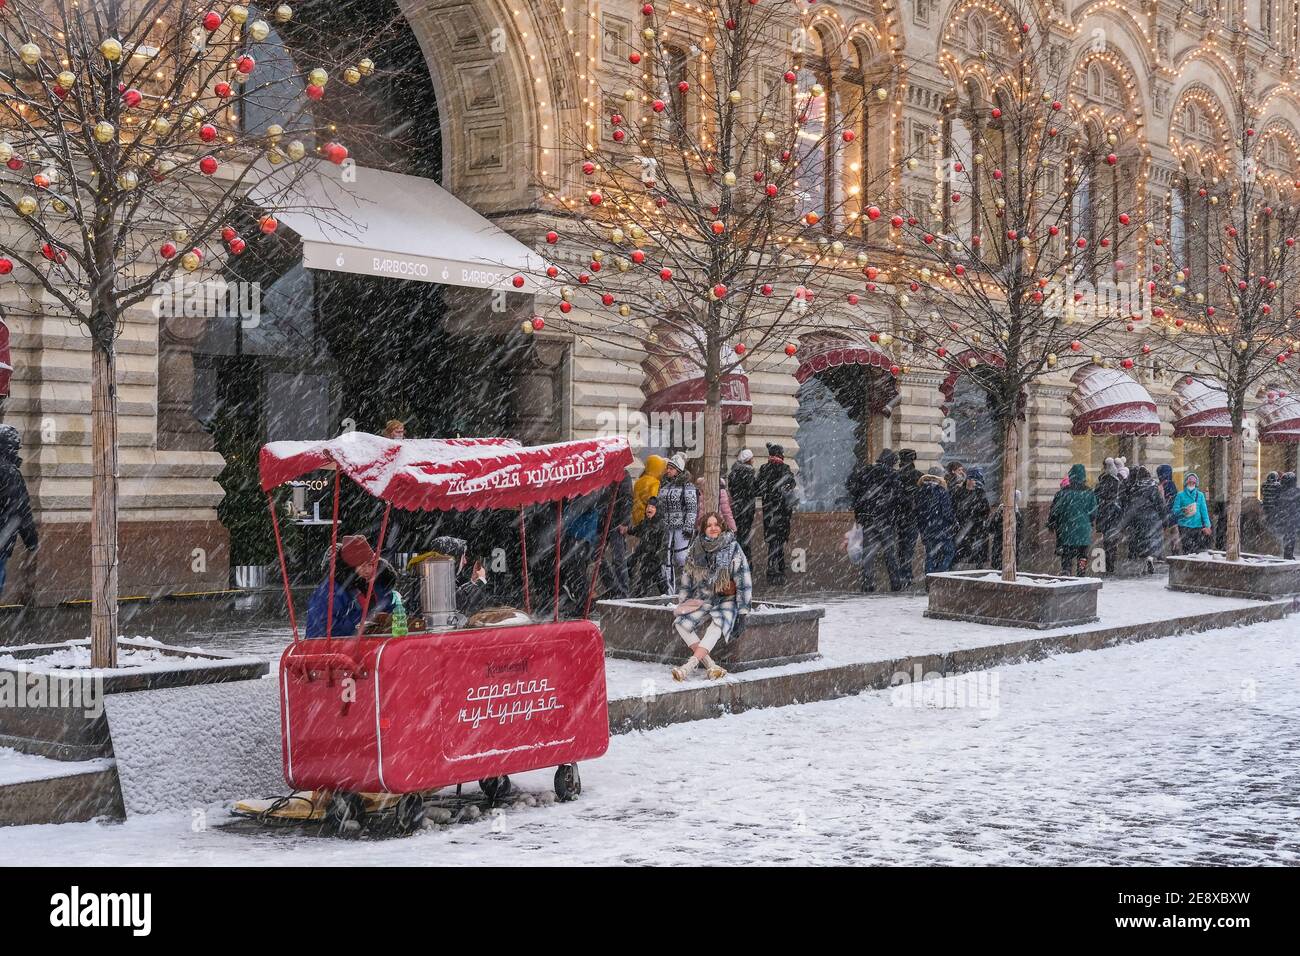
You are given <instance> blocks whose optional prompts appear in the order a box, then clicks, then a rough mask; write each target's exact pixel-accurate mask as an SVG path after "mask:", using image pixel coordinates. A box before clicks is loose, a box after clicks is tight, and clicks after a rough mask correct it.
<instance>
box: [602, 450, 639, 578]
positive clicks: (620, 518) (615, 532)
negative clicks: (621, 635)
mask: <svg viewBox="0 0 1300 956" xmlns="http://www.w3.org/2000/svg"><path fill="white" fill-rule="evenodd" d="M615 494H617V497H616V498H615V499H614V514H613V516H612V517H611V518H610V528H609V536H608V538H607V539H606V541H605V554H604V557H603V559H602V566H601V569H600V580H601V583H602V584H604V586H605V596H606V597H611V598H625V597H627V596H628V589H629V587H630V586H631V582H630V581H629V579H628V571H627V534H628V530H629V529H630V528H631V527H632V476H631V475H629V474H627V473H626V472H625V473H624V474H623V478H622V480H621V481H619V483H618V484H616V485H611V486H610V487H608V488H606V489H605V493H604V495H603V498H602V504H601V509H600V515H601V522H602V523H603V522H604V520H605V513H606V512H607V511H608V510H609V505H610V502H609V498H610V496H611V495H615Z"/></svg>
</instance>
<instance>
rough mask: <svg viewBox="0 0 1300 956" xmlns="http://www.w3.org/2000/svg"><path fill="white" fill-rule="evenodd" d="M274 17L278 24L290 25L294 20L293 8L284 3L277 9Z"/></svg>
mask: <svg viewBox="0 0 1300 956" xmlns="http://www.w3.org/2000/svg"><path fill="white" fill-rule="evenodd" d="M274 16H275V22H276V23H288V22H289V21H290V20H292V19H293V7H291V6H289V4H287V3H282V4H280V5H279V6H278V7H276V8H275V13H274Z"/></svg>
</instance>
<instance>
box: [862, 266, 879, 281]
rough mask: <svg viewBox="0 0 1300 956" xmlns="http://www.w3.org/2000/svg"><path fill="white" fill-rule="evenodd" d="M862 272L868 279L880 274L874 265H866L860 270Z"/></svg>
mask: <svg viewBox="0 0 1300 956" xmlns="http://www.w3.org/2000/svg"><path fill="white" fill-rule="evenodd" d="M862 274H863V275H865V276H866V277H867V278H868V279H872V280H874V279H875V278H876V276H878V275H880V270H879V269H877V268H876V267H875V266H867V267H866V268H865V269H863V270H862Z"/></svg>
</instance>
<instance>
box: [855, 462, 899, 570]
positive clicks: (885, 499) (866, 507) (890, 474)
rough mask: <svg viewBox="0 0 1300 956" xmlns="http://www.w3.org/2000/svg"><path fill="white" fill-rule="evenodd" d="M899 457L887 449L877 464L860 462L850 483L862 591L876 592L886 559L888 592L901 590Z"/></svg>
mask: <svg viewBox="0 0 1300 956" xmlns="http://www.w3.org/2000/svg"><path fill="white" fill-rule="evenodd" d="M897 461H898V456H897V455H895V454H894V453H893V452H892V451H890V450H889V449H888V448H886V449H885V450H884V451H882V452H881V453H880V455H879V456H878V457H877V458H876V463H875V464H874V465H868V464H867V463H866V462H858V463H857V464H856V465H855V466H854V467H853V470H852V471H851V472H849V478H848V482H847V489H848V492H849V498H850V499H851V500H852V502H853V519H854V520H855V521H856V522H857V523H858V527H859V528H861V529H862V564H861V581H860V582H859V584H860V586H861V588H862V592H863V593H864V594H870V593H871V592H873V591H875V589H876V561H877V559H883V560H884V562H885V571H886V573H887V574H888V575H889V590H891V591H898V590H901V589H902V583H901V581H900V580H899V575H898V498H899V491H898V475H897V473H896V472H895V471H894V465H895V464H896V463H897Z"/></svg>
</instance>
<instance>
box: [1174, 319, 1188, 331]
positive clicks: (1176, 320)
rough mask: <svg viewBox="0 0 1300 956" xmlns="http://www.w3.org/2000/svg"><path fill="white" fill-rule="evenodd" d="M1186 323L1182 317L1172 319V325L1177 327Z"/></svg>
mask: <svg viewBox="0 0 1300 956" xmlns="http://www.w3.org/2000/svg"><path fill="white" fill-rule="evenodd" d="M1186 324H1187V323H1186V322H1184V321H1183V320H1182V319H1174V327H1175V328H1179V329H1181V328H1182V327H1183V326H1184V325H1186Z"/></svg>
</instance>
